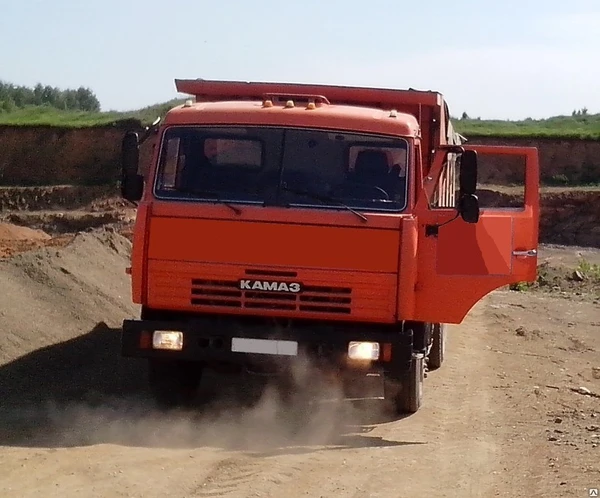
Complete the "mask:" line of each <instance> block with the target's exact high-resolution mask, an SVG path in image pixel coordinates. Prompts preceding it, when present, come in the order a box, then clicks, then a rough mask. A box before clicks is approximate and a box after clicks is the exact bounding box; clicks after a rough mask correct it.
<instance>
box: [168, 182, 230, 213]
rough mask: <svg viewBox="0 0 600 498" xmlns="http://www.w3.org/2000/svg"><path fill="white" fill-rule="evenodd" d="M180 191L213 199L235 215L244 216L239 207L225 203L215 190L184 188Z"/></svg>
mask: <svg viewBox="0 0 600 498" xmlns="http://www.w3.org/2000/svg"><path fill="white" fill-rule="evenodd" d="M178 190H179V191H180V192H185V193H186V194H196V195H202V196H204V197H208V198H209V199H213V200H215V201H217V202H220V203H222V204H223V205H225V206H227V207H228V208H229V209H231V210H232V211H233V212H234V213H235V214H238V215H239V214H242V210H241V209H240V208H238V207H237V206H234V205H233V204H230V203H228V202H224V201H223V199H221V196H220V193H219V192H215V191H214V190H202V189H197V188H193V187H183V188H179V189H178Z"/></svg>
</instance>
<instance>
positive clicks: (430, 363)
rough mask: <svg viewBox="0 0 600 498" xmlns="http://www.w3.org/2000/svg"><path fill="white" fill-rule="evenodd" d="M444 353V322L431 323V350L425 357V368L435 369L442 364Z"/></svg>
mask: <svg viewBox="0 0 600 498" xmlns="http://www.w3.org/2000/svg"><path fill="white" fill-rule="evenodd" d="M445 355H446V324H445V323H435V324H433V337H432V341H431V350H430V351H429V356H428V358H427V368H428V369H429V370H436V369H438V368H440V367H441V366H442V363H443V362H444V356H445Z"/></svg>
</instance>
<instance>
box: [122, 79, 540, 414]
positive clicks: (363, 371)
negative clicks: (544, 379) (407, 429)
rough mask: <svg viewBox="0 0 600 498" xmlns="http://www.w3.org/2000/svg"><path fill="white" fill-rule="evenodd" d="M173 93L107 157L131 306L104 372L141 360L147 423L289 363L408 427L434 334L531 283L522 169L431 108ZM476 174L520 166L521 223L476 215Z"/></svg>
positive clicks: (233, 84)
mask: <svg viewBox="0 0 600 498" xmlns="http://www.w3.org/2000/svg"><path fill="white" fill-rule="evenodd" d="M175 81H176V88H177V90H178V91H179V92H181V93H184V94H187V95H189V96H190V99H189V100H187V101H186V102H185V103H183V104H182V105H179V106H177V107H175V108H173V109H171V110H170V111H169V112H168V113H167V114H166V116H165V117H164V119H163V120H162V121H160V122H155V123H154V124H153V126H152V127H150V129H148V132H147V133H146V134H144V136H143V137H140V133H138V132H136V131H131V132H128V133H127V134H126V135H125V137H124V139H123V144H122V179H121V189H122V195H123V197H124V198H125V199H128V200H129V201H133V202H137V203H138V204H137V218H136V222H135V230H134V237H133V248H132V256H131V267H130V268H129V269H128V272H129V273H130V275H131V289H132V297H133V301H134V302H135V303H137V304H139V305H141V316H140V317H139V318H137V319H131V320H125V321H124V323H123V330H122V355H124V356H126V357H137V358H145V359H147V360H148V367H149V384H150V387H151V389H152V392H153V393H154V395H155V396H156V399H157V400H158V401H159V402H160V403H161V404H165V405H172V404H178V403H184V402H186V400H189V399H190V398H191V397H193V396H194V393H195V391H196V389H197V388H198V385H199V382H200V379H201V375H202V372H203V371H204V370H205V369H206V368H212V369H215V370H216V371H217V372H219V371H223V372H225V371H226V372H234V373H235V372H247V371H250V372H260V373H264V374H267V375H272V376H273V377H277V378H281V377H285V376H286V375H288V374H289V372H290V371H291V365H293V364H294V362H297V361H299V358H302V359H308V361H310V362H311V364H312V365H315V366H316V368H322V369H325V370H327V372H329V373H330V374H331V373H333V375H334V376H339V378H340V379H341V378H343V379H356V378H357V376H358V377H361V378H362V377H367V376H369V378H377V379H378V382H380V383H381V386H382V397H385V398H387V399H388V400H390V401H391V403H392V405H393V407H394V409H395V410H396V411H397V412H398V413H414V412H416V411H417V410H418V409H419V407H420V406H421V404H422V400H423V382H424V378H425V372H426V369H429V370H432V369H435V368H438V367H440V366H441V364H442V362H443V360H444V355H445V341H446V326H447V324H460V323H461V322H462V321H463V319H464V318H465V316H466V315H467V314H468V312H469V310H470V309H471V308H472V307H473V306H474V305H475V304H476V303H477V302H478V301H480V300H481V299H482V298H483V297H485V296H486V295H487V294H489V293H490V292H491V291H493V290H495V289H498V288H500V287H503V286H506V285H509V284H512V283H517V282H533V281H535V278H536V271H537V244H538V212H539V200H538V197H539V194H538V186H539V171H538V169H539V167H538V155H537V150H536V149H535V148H529V147H506V146H484V145H476V146H475V145H469V144H468V142H466V141H465V139H464V138H463V137H462V136H461V135H460V134H458V133H456V132H455V131H454V129H453V126H452V123H451V120H450V114H449V110H448V106H447V104H446V102H445V100H444V98H443V96H442V95H441V94H440V93H437V92H433V91H416V90H396V89H378V88H363V87H348V86H334V85H316V84H291V83H253V82H238V81H207V80H201V79H198V80H175ZM147 136H151V137H152V140H153V141H154V149H153V153H152V158H151V162H150V164H146V165H145V167H144V171H145V173H144V174H141V173H140V143H141V141H142V140H143V139H145V138H146V137H147ZM489 155H496V156H502V157H505V158H506V157H509V156H510V157H512V158H514V157H519V158H520V159H522V160H523V162H524V165H525V168H524V202H523V206H522V207H519V208H514V207H513V208H507V209H500V208H485V207H482V206H481V205H480V200H479V198H478V190H477V188H478V162H479V161H480V159H481V158H482V157H484V156H489ZM346 384H347V385H353V384H354V382H353V381H351V382H349V383H346Z"/></svg>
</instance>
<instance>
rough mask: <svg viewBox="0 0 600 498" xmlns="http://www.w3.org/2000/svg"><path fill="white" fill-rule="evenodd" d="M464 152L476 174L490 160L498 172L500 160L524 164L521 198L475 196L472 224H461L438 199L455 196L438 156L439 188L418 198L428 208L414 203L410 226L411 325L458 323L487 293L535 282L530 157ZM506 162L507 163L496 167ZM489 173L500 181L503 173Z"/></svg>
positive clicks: (503, 150)
mask: <svg viewBox="0 0 600 498" xmlns="http://www.w3.org/2000/svg"><path fill="white" fill-rule="evenodd" d="M464 149H465V150H467V149H470V150H475V151H476V152H477V154H478V156H479V158H480V159H481V160H480V168H481V165H482V164H485V163H486V159H487V158H488V156H496V157H495V158H494V163H493V164H495V165H497V164H500V165H501V164H502V163H503V162H502V161H501V159H509V160H510V159H512V160H514V159H519V158H520V159H521V160H522V162H524V175H523V176H524V178H523V182H524V185H523V186H522V188H523V190H522V191H523V195H522V197H521V199H514V198H513V197H511V196H508V195H507V194H506V193H503V192H502V190H503V189H502V188H500V189H497V188H496V189H493V190H490V189H482V191H481V192H478V195H479V197H480V201H481V203H482V206H483V207H482V208H481V211H480V216H479V220H478V221H477V223H467V222H465V221H463V220H462V219H461V218H460V217H457V211H456V209H455V206H454V204H455V202H456V196H454V195H450V194H449V193H448V192H446V191H445V188H447V189H449V190H451V191H455V188H456V187H455V184H456V181H455V180H456V179H457V177H458V175H457V174H456V172H455V171H454V167H455V165H454V164H453V163H454V162H453V160H452V157H451V156H452V154H450V156H446V159H445V160H444V162H443V165H442V169H441V175H440V177H439V181H438V182H437V183H436V185H435V186H429V188H425V190H424V191H425V192H426V193H427V195H424V196H422V198H427V199H428V202H426V203H424V202H423V199H419V202H418V203H417V214H418V218H419V220H422V222H421V223H419V241H418V253H417V254H418V255H417V259H418V270H417V282H416V287H415V310H414V319H415V320H419V321H426V322H441V323H460V322H461V321H462V320H463V318H464V317H465V316H466V314H467V313H468V311H469V310H470V309H471V308H472V307H473V306H474V305H475V304H476V303H477V302H478V301H479V300H480V299H481V298H483V297H484V296H485V295H487V294H488V293H489V292H491V291H492V290H494V289H497V288H499V287H502V286H505V285H509V284H511V283H517V282H523V281H534V280H535V278H536V275H537V248H538V223H539V193H538V192H539V165H538V156H537V149H535V148H529V147H499V146H469V147H466V146H465V147H464ZM496 159H500V160H499V161H497V160H496ZM523 160H524V161H523ZM508 162H514V161H504V163H508ZM488 164H489V162H488ZM500 167H502V166H500ZM434 169H435V163H434V166H433V167H432V172H431V173H432V174H431V175H430V176H433V175H434V174H435V172H434V171H433V170H434ZM497 171H498V172H499V173H501V174H502V176H504V177H506V174H505V172H504V171H502V170H497ZM488 173H489V172H488ZM480 176H481V175H480ZM486 176H488V177H489V174H488V175H486ZM426 180H427V179H426ZM426 187H427V185H426ZM504 190H506V188H504ZM427 191H429V192H427ZM519 200H520V202H519Z"/></svg>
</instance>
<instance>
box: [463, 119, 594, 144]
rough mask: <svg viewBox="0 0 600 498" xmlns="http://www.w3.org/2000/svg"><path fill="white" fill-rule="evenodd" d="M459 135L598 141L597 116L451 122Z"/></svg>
mask: <svg viewBox="0 0 600 498" xmlns="http://www.w3.org/2000/svg"><path fill="white" fill-rule="evenodd" d="M453 125H454V127H455V129H456V131H458V132H459V133H460V134H462V135H464V136H466V137H467V138H469V137H506V138H579V139H583V138H587V139H600V114H590V115H584V116H554V117H551V118H547V119H538V120H535V119H526V120H523V121H500V120H484V119H481V120H479V119H454V120H453Z"/></svg>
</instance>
